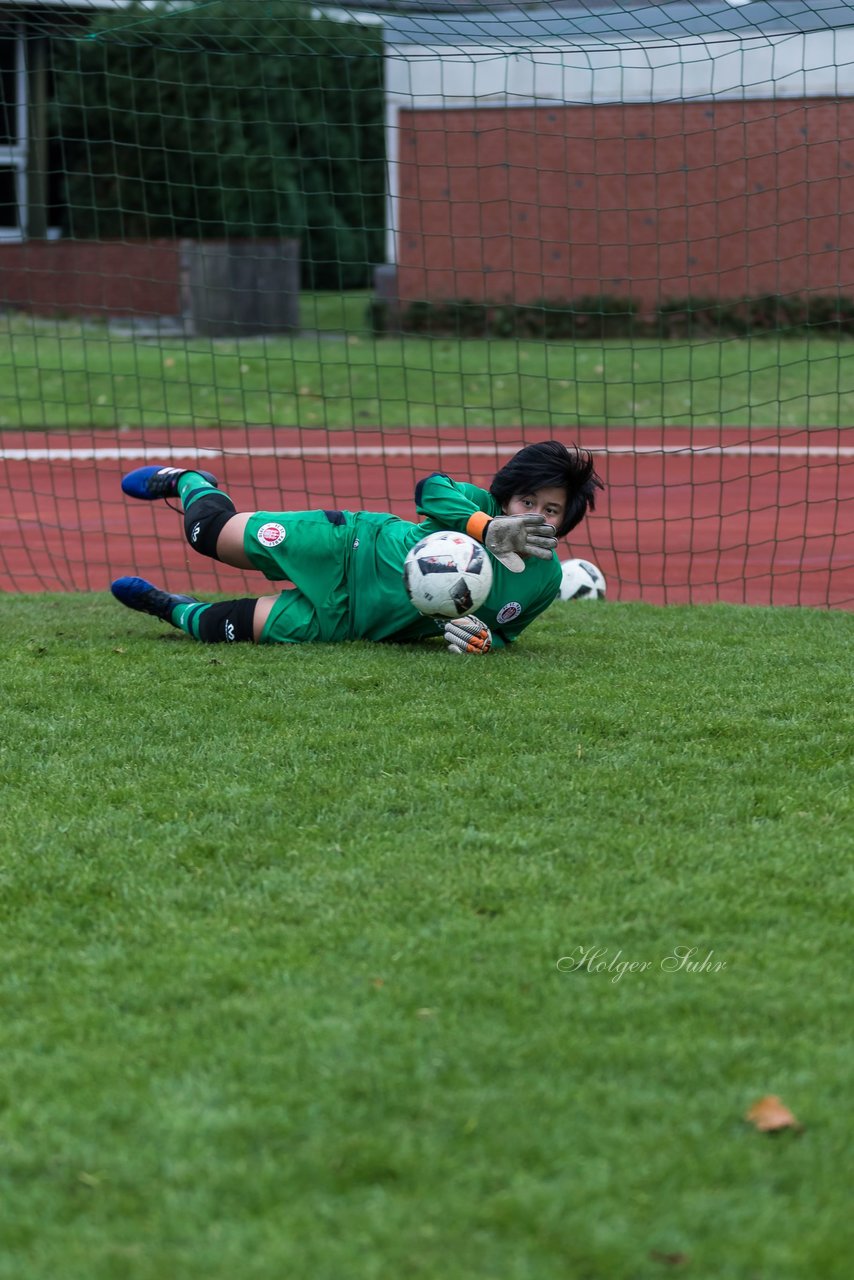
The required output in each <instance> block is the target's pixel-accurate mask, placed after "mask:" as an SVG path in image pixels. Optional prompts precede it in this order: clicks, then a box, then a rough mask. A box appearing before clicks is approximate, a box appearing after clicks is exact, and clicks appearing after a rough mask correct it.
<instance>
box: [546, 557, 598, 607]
mask: <svg viewBox="0 0 854 1280" xmlns="http://www.w3.org/2000/svg"><path fill="white" fill-rule="evenodd" d="M558 597H559V599H561V600H604V599H605V578H604V575H603V573H602V570H601V569H598V568H597V567H596V565H595V564H591V563H590V561H589V560H564V561H563V563H562V564H561V566H560V591H559V592H558Z"/></svg>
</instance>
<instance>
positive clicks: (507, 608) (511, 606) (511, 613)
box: [495, 600, 522, 625]
mask: <svg viewBox="0 0 854 1280" xmlns="http://www.w3.org/2000/svg"><path fill="white" fill-rule="evenodd" d="M521 612H522V606H521V605H520V603H519V601H518V600H510V601H508V603H507V604H503V605H502V606H501V608H500V609H499V610H498V612H497V613H496V615H495V621H496V622H497V623H498V624H499V625H503V624H504V623H505V622H512V621H513V619H514V618H518V617H519V614H520V613H521Z"/></svg>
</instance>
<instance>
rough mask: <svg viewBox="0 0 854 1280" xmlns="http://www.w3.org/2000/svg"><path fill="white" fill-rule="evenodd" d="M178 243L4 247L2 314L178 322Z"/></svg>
mask: <svg viewBox="0 0 854 1280" xmlns="http://www.w3.org/2000/svg"><path fill="white" fill-rule="evenodd" d="M180 258H181V246H180V242H179V241H176V240H152V241H122V242H105V241H88V240H78V241H75V240H52V241H42V240H30V241H28V242H26V243H24V244H0V308H1V307H14V308H20V309H21V310H24V311H29V312H32V313H34V314H38V315H57V314H71V315H91V316H94V315H98V316H108V315H109V316H120V317H121V316H179V315H180V314H181V288H180Z"/></svg>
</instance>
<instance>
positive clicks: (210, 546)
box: [184, 490, 236, 560]
mask: <svg viewBox="0 0 854 1280" xmlns="http://www.w3.org/2000/svg"><path fill="white" fill-rule="evenodd" d="M235 514H236V508H235V505H234V503H233V502H232V501H231V498H229V496H228V494H227V493H218V492H215V491H214V490H212V491H211V492H210V493H205V494H204V495H203V496H202V497H201V498H197V499H196V501H195V502H193V503H191V504H190V506H189V507H188V508H187V510H186V511H185V512H184V533H185V535H186V538H187V541H188V542H189V544H190V546H191V547H192V548H193V550H194V551H198V552H199V554H200V555H203V556H210V557H211V559H213V560H216V558H217V556H216V542H217V538H218V537H219V535H220V534H221V533H222V529H223V526H224V525H226V524H228V522H229V520H230V519H231V517H232V516H233V515H235Z"/></svg>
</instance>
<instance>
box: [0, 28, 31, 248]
mask: <svg viewBox="0 0 854 1280" xmlns="http://www.w3.org/2000/svg"><path fill="white" fill-rule="evenodd" d="M26 93H27V82H26V74H25V63H24V42H23V40H22V39H21V36H20V34H19V32H18V31H17V30H16V29H15V28H14V27H11V28H10V27H2V28H0V239H4V240H8V239H14V240H19V239H20V238H21V235H22V230H23V220H22V203H23V197H24V190H25V183H26V166H27V136H26V131H27V124H26Z"/></svg>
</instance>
